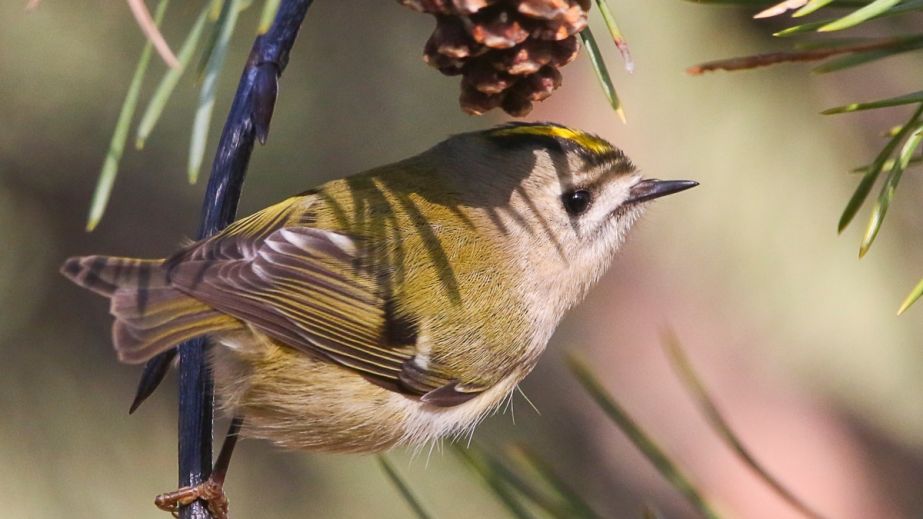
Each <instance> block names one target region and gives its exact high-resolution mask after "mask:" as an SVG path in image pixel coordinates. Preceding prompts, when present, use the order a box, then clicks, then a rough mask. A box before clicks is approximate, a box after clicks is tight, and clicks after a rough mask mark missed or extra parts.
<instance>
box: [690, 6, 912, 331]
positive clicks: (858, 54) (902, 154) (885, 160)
mask: <svg viewBox="0 0 923 519" xmlns="http://www.w3.org/2000/svg"><path fill="white" fill-rule="evenodd" d="M689 1H693V2H696V3H703V4H727V5H738V6H747V7H750V8H757V7H762V6H768V7H766V8H764V9H762V10H761V11H760V12H758V13H757V14H755V15H754V18H769V17H774V16H780V15H782V14H785V13H788V12H791V13H792V14H791V16H792V18H794V19H799V18H801V17H803V16H808V15H811V14H815V13H817V14H826V13H832V12H833V11H834V10H835V9H845V8H848V9H852V10H851V11H850V12H849V13H847V14H845V15H843V14H837V15H833V16H830V17H827V18H821V19H818V20H815V21H811V22H807V23H798V24H795V25H793V26H791V27H788V28H787V29H784V30H781V31H777V32H775V33H774V36H778V37H789V36H796V35H797V36H804V35H807V34H812V33H819V34H823V33H829V32H837V31H842V30H846V29H851V28H855V27H859V26H862V25H864V24H866V23H867V22H870V21H873V20H877V19H881V18H885V17H893V16H908V15H911V14H913V13H916V12H919V11H923V0H904V1H901V0H874V1H865V2H863V1H851V0H850V1H847V0H786V1H784V2H770V1H766V0H689ZM921 48H923V32H918V33H914V34H905V35H895V36H890V37H885V38H827V39H823V40H809V41H806V42H801V43H800V44H796V45H795V49H794V50H792V51H788V52H775V53H770V54H757V55H751V56H743V57H736V58H731V59H723V60H718V61H711V62H708V63H703V64H700V65H695V66H693V67H690V68H689V69H688V72H689V73H690V74H701V73H703V72H708V71H714V70H745V69H751V68H755V67H762V66H765V65H772V64H776V63H784V62H800V61H818V60H824V59H829V58H834V57H836V58H835V59H833V60H831V61H828V62H826V63H824V64H822V65H819V66H817V67H815V68H814V72H816V73H828V72H835V71H840V70H845V69H849V68H853V67H858V66H862V65H866V64H868V63H872V62H875V61H878V60H881V59H884V58H888V57H892V56H896V55H898V54H902V53H905V52H910V51H914V50H919V49H921ZM911 104H918V105H919V106H920V107H921V109H923V91H918V92H914V93H911V94H906V95H900V96H896V97H891V98H887V99H881V100H877V101H871V102H857V103H850V104H848V105H844V106H838V107H835V108H830V109H828V110H824V111H823V112H822V113H823V114H825V115H829V114H842V113H850V112H856V111H860V110H874V109H878V108H886V107H891V106H900V105H911ZM919 117H920V110H919V109H918V110H917V112H915V113H914V115H913V117H911V118H910V120H909V121H907V122H906V123H904V124H903V125H902V126H899V127H898V128H897V129H896V130H893V131H891V132H889V134H890V136H891V139H890V140H889V141H888V142H887V143H886V144H885V145H884V147H883V148H882V150H881V153H879V155H878V157H877V158H876V159H875V160H874V162H872V163H871V164H870V165H868V166H865V167H863V168H862V169H863V173H864V174H863V176H862V179H861V180H860V181H859V185H858V186H857V187H856V190H855V192H854V193H853V196H852V197H851V198H850V200H849V202H848V203H847V204H846V207H845V208H844V209H843V213H842V215H841V217H840V221H839V224H838V227H837V228H838V231H839V232H842V231H843V230H844V229H845V228H846V227H847V226H848V225H849V224H850V222H852V220H853V218H854V217H855V215H856V213H857V212H858V211H859V209H860V208H861V207H862V205H863V204H864V203H865V201H866V199H867V198H868V196H869V194H870V193H871V191H872V188H873V187H874V185H875V184H876V182H877V181H878V179H879V177H880V176H881V174H882V172H883V171H885V170H887V174H886V175H885V180H884V182H883V184H882V187H881V190H880V192H879V195H878V198H877V200H876V201H875V203H874V204H873V206H872V210H871V212H870V214H869V221H868V223H867V224H866V228H865V232H864V233H863V236H862V240H861V243H860V245H859V257H860V258H861V257H862V256H865V254H866V253H867V252H868V251H869V248H870V247H871V246H872V243H874V241H875V238H876V237H877V236H878V233H879V231H880V230H881V225H882V223H883V222H884V219H885V215H886V214H887V212H888V207H889V206H890V205H891V202H892V200H893V199H894V195H895V193H896V192H897V186H898V183H899V182H900V179H901V177H902V176H903V173H904V171H905V170H906V169H907V167H908V166H910V165H911V164H914V163H916V162H917V160H915V159H919V157H914V154H915V153H916V152H917V149H918V148H919V147H920V145H921V143H923V123H921V122H920V121H919ZM921 295H923V281H921V282H920V283H919V284H918V285H917V287H915V288H914V290H913V291H911V293H910V295H908V296H907V298H906V299H905V300H904V302H903V303H902V304H901V306H900V309H899V310H898V314H900V313H903V312H904V311H905V310H907V308H909V307H910V305H912V304H913V303H914V302H915V301H916V300H917V299H919V298H920V296H921Z"/></svg>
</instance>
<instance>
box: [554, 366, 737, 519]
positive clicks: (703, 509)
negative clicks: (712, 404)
mask: <svg viewBox="0 0 923 519" xmlns="http://www.w3.org/2000/svg"><path fill="white" fill-rule="evenodd" d="M567 361H568V364H569V366H570V368H571V371H573V373H574V375H576V376H577V380H578V381H580V383H581V384H582V385H583V387H584V389H586V390H587V392H588V393H590V396H591V397H592V398H593V400H595V401H596V403H597V404H598V405H599V407H600V408H602V410H603V412H604V413H606V415H607V416H608V417H609V418H610V419H611V420H612V421H613V422H615V424H616V425H617V426H618V427H619V429H621V430H622V432H623V433H625V435H626V436H627V437H628V439H629V440H631V442H632V443H633V444H634V445H635V447H637V448H638V450H640V451H641V453H642V454H644V456H645V457H647V459H648V461H650V462H651V464H653V465H654V467H655V468H656V469H657V471H658V472H660V474H661V475H662V476H663V477H664V478H665V479H666V480H667V481H669V482H670V484H671V485H673V488H675V489H677V490H678V491H679V492H680V493H681V494H683V496H685V497H686V500H687V501H689V503H690V504H692V506H694V507H695V508H696V509H697V510H698V511H699V512H700V513H701V514H702V515H703V516H705V517H706V518H708V519H717V518H719V517H720V516H719V515H718V513H717V512H715V511H714V509H713V508H712V505H711V504H709V503H708V501H707V500H706V499H705V498H704V497H703V496H702V493H701V492H699V490H698V489H697V488H696V487H695V485H693V484H692V482H691V480H690V479H689V478H688V477H687V476H686V475H685V474H684V473H683V472H682V471H681V470H680V469H679V467H677V466H676V464H675V463H674V462H673V460H671V459H670V457H669V456H667V454H666V453H665V452H664V451H663V450H662V449H661V448H660V447H659V446H658V445H657V444H656V443H655V442H654V441H653V440H652V439H651V438H650V436H648V435H647V433H645V432H644V430H642V429H641V427H639V426H638V424H637V423H636V422H635V421H634V420H633V419H632V418H631V417H630V416H629V415H628V413H626V412H625V411H624V410H623V409H622V407H621V406H619V405H618V404H617V403H616V402H615V400H614V399H613V398H612V396H610V395H609V393H608V392H607V391H606V390H605V389H604V388H603V386H602V384H601V383H600V382H599V380H598V379H597V378H596V376H595V375H594V374H593V372H592V371H591V370H590V368H589V367H588V366H587V365H586V363H584V362H583V361H581V360H579V359H577V358H576V357H575V356H573V355H569V356H568V358H567Z"/></svg>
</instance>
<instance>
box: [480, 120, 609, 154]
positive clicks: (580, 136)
mask: <svg viewBox="0 0 923 519" xmlns="http://www.w3.org/2000/svg"><path fill="white" fill-rule="evenodd" d="M490 135H491V136H493V137H506V136H514V135H538V136H542V137H556V138H559V139H565V140H568V141H571V142H573V143H574V144H577V145H578V146H580V147H581V148H583V149H585V150H587V151H590V152H592V153H597V154H600V155H601V154H604V153H612V152H613V151H615V149H614V148H613V147H612V145H611V144H609V143H608V142H606V141H604V140H602V139H600V138H599V137H596V136H595V135H590V134H589V133H584V132H582V131H579V130H572V129H570V128H565V127H563V126H555V125H552V124H534V125H532V124H530V125H522V126H508V127H504V128H500V129H498V130H494V131H493V132H491V133H490Z"/></svg>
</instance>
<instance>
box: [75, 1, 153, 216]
mask: <svg viewBox="0 0 923 519" xmlns="http://www.w3.org/2000/svg"><path fill="white" fill-rule="evenodd" d="M169 4H170V0H160V2H159V3H158V4H157V9H156V11H155V12H154V22H155V23H156V24H157V26H158V27H159V26H160V23H161V22H162V21H163V17H164V13H166V11H167V6H168V5H169ZM152 51H153V45H152V44H151V41H150V40H147V41H146V42H145V44H144V50H142V51H141V57H140V58H138V64H137V65H136V66H135V72H134V74H133V75H132V78H131V83H130V84H129V86H128V93H127V94H125V101H124V102H123V103H122V109H121V111H120V112H119V118H118V120H117V121H116V123H115V131H114V132H113V133H112V140H111V141H109V150H108V151H107V152H106V158H105V159H104V160H103V167H102V169H101V170H100V172H99V180H98V181H97V182H96V190H95V191H94V192H93V199H92V201H91V202H90V215H89V217H88V218H87V226H86V230H87V232H90V231H92V230H93V229H96V226H97V225H99V222H100V220H102V218H103V213H105V212H106V206H107V205H108V204H109V198H110V197H111V195H112V186H113V185H114V184H115V177H116V175H117V174H118V171H119V162H120V161H121V160H122V155H123V154H124V152H125V142H126V141H127V140H128V131H129V128H130V126H131V120H132V119H133V118H134V115H135V110H136V109H137V108H138V101H139V98H140V95H141V85H142V84H143V83H144V76H145V74H146V73H147V68H148V65H149V64H150V62H151V54H152Z"/></svg>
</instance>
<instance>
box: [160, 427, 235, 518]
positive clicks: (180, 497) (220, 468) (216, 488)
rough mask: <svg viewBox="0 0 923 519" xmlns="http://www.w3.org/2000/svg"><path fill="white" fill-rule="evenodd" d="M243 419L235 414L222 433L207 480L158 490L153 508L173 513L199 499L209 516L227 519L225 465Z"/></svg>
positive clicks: (228, 461)
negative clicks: (217, 451) (168, 490)
mask: <svg viewBox="0 0 923 519" xmlns="http://www.w3.org/2000/svg"><path fill="white" fill-rule="evenodd" d="M243 423H244V419H243V417H240V416H235V417H234V419H233V420H232V421H231V426H230V427H229V428H228V434H227V436H225V437H224V444H222V445H221V452H220V453H218V459H217V460H216V461H215V466H214V468H213V469H212V473H211V476H209V477H208V480H206V481H205V482H204V483H199V484H198V485H193V486H188V487H183V488H181V489H179V490H175V491H173V492H167V493H165V494H160V495H159V496H157V497H156V498H154V504H155V505H157V508H160V509H161V510H164V511H167V512H170V513H172V514H173V515H174V516H177V514H178V512H179V509H180V507H182V506H187V505H190V504H192V503H193V502H195V501H196V500H198V499H201V500H202V501H205V503H206V504H207V505H208V511H209V512H210V513H211V515H212V518H213V519H228V498H227V496H226V495H225V494H224V478H225V476H227V473H228V465H230V463H231V454H233V452H234V447H235V446H236V445H237V433H238V432H240V427H241V426H242V425H243Z"/></svg>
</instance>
